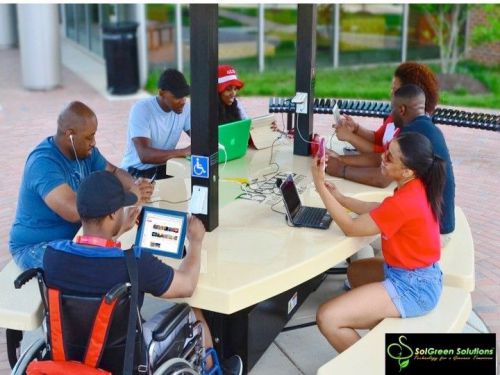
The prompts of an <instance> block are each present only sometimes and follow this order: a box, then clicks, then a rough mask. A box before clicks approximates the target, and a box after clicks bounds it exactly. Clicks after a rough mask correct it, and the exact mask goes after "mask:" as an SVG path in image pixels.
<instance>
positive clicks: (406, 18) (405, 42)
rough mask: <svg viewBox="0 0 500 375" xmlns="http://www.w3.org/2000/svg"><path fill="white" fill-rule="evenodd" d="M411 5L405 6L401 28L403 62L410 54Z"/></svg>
mask: <svg viewBox="0 0 500 375" xmlns="http://www.w3.org/2000/svg"><path fill="white" fill-rule="evenodd" d="M409 9H410V5H409V4H403V27H402V28H401V34H402V35H401V61H402V62H405V61H406V59H407V54H408V22H409V19H410V18H409V13H410V12H409Z"/></svg>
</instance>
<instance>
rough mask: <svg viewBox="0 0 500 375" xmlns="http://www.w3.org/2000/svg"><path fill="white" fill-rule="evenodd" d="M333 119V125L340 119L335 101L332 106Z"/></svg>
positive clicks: (338, 122) (337, 123)
mask: <svg viewBox="0 0 500 375" xmlns="http://www.w3.org/2000/svg"><path fill="white" fill-rule="evenodd" d="M333 120H334V121H335V125H339V124H340V120H341V117H340V111H339V107H338V106H337V104H336V103H335V106H334V107H333Z"/></svg>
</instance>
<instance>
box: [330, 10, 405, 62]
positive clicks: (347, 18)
mask: <svg viewBox="0 0 500 375" xmlns="http://www.w3.org/2000/svg"><path fill="white" fill-rule="evenodd" d="M402 22H403V6H402V5H391V4H342V5H341V7H340V47H339V62H340V65H353V64H366V63H377V62H391V61H394V62H398V61H401V33H402Z"/></svg>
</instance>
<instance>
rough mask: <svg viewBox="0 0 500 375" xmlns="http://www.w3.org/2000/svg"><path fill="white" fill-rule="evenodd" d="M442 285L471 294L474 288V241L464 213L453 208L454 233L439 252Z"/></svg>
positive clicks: (457, 208)
mask: <svg viewBox="0 0 500 375" xmlns="http://www.w3.org/2000/svg"><path fill="white" fill-rule="evenodd" d="M439 264H440V265H441V270H442V271H443V275H444V279H443V282H444V285H448V286H454V287H458V288H462V289H465V290H466V291H468V292H472V291H473V290H474V287H475V265H474V241H473V240H472V233H471V230H470V227H469V223H468V222H467V218H466V217H465V214H464V212H463V211H462V209H461V208H460V207H458V206H456V207H455V231H454V232H453V234H452V235H451V238H450V240H449V241H448V243H447V244H446V246H445V247H444V248H443V249H442V250H441V260H440V261H439Z"/></svg>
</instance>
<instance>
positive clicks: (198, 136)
mask: <svg viewBox="0 0 500 375" xmlns="http://www.w3.org/2000/svg"><path fill="white" fill-rule="evenodd" d="M189 12H190V18H191V29H190V30H191V32H190V57H191V59H190V62H191V83H192V86H191V154H192V157H191V163H193V159H194V158H195V155H200V156H207V157H209V162H208V167H209V168H208V178H202V177H195V176H194V175H193V176H192V177H191V186H193V187H194V186H201V187H207V188H208V197H207V198H208V202H207V204H208V207H207V214H206V215H203V214H197V216H198V217H199V218H200V219H201V220H202V221H203V223H204V224H205V228H206V229H207V230H208V231H211V230H213V229H215V228H216V227H217V226H218V225H219V165H218V158H217V151H218V144H219V142H218V137H219V130H218V124H217V63H218V60H219V52H218V46H219V36H218V26H217V19H218V6H217V4H193V5H190V6H189Z"/></svg>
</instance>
